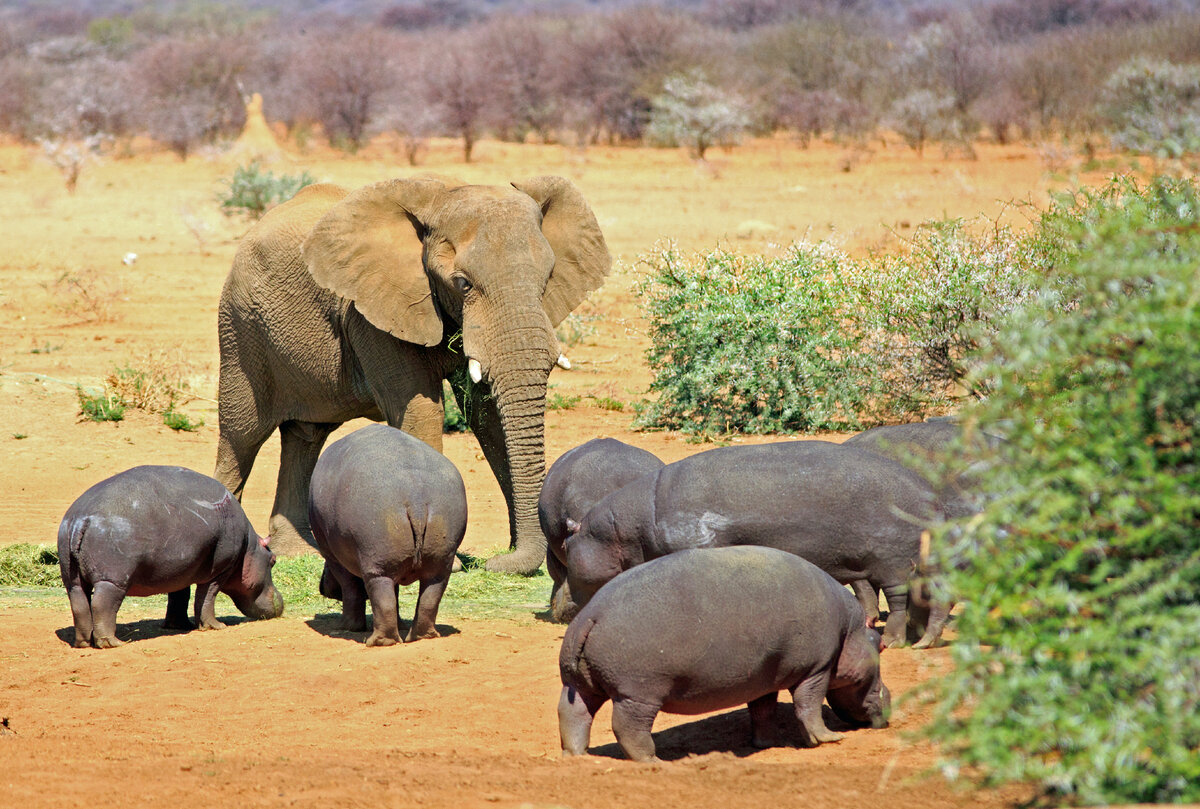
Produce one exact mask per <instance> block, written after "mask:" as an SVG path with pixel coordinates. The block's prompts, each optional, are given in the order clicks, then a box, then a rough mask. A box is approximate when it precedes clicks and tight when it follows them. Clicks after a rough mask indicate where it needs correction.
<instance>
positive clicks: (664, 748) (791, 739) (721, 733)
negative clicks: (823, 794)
mask: <svg viewBox="0 0 1200 809" xmlns="http://www.w3.org/2000/svg"><path fill="white" fill-rule="evenodd" d="M780 697H781V699H780V702H779V704H778V705H776V706H775V719H774V722H775V734H776V736H775V744H774V745H773V746H774V747H796V748H798V747H799V740H800V722H799V721H798V720H797V719H796V712H795V710H794V709H793V708H792V703H791V701H790V700H788V701H785V700H784V699H783V697H784V694H780ZM821 714H822V716H823V717H824V718H825V724H826V726H827V727H828V728H829V729H830V730H836V731H845V730H849V727H848V726H847V725H846V723H844V722H842V721H841V720H840V719H838V718H837V716H836V715H835V714H834V713H833V711H832V710H830V709H829V706H828V705H826V706H822V708H821ZM654 748H655V752H656V755H657V756H658V757H659V758H661V759H662V760H664V761H679V760H680V759H685V758H688V757H689V756H702V755H706V754H708V753H730V754H732V755H734V756H737V757H738V758H746V757H747V756H752V755H754V754H755V753H757V752H758V748H757V747H755V746H754V745H752V744H751V743H750V712H749V711H748V710H747V709H746V708H741V709H740V710H732V711H727V712H725V713H723V714H717V715H716V716H706V717H704V718H703V719H697V720H696V721H695V722H688V723H687V724H683V725H676V726H675V727H673V728H667V729H666V730H661V731H655V733H654ZM588 752H589V753H591V754H592V755H596V756H607V757H609V758H625V753H624V751H623V750H621V746H620V745H619V744H617V743H615V742H613V743H610V744H603V745H600V746H598V747H592V748H589V750H588Z"/></svg>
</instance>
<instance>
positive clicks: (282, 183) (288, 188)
mask: <svg viewBox="0 0 1200 809" xmlns="http://www.w3.org/2000/svg"><path fill="white" fill-rule="evenodd" d="M315 182H316V179H314V178H313V176H312V175H311V174H309V173H308V172H307V171H304V172H301V173H300V174H295V175H292V174H278V175H277V174H275V173H274V172H271V171H268V170H266V169H264V168H263V167H262V166H261V165H260V164H259V162H258V161H257V160H255V161H254V162H252V163H250V164H249V165H247V166H238V167H237V168H236V169H234V170H233V176H232V177H230V178H229V179H227V180H226V181H225V186H226V187H225V189H224V191H222V192H221V193H220V194H218V195H217V201H218V202H220V203H221V211H222V213H224V214H225V215H226V216H234V215H243V216H247V217H249V218H251V219H259V218H260V217H262V215H263V214H265V213H266V212H267V210H268V209H270V208H273V207H274V206H276V205H278V204H279V203H281V202H286V201H287V200H289V199H291V198H292V197H294V196H295V195H296V192H297V191H299V190H300V189H301V188H304V187H305V186H306V185H312V184H313V183H315Z"/></svg>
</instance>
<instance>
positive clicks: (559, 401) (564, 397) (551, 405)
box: [546, 391, 583, 410]
mask: <svg viewBox="0 0 1200 809" xmlns="http://www.w3.org/2000/svg"><path fill="white" fill-rule="evenodd" d="M582 398H583V397H581V396H571V395H570V394H567V393H559V392H558V391H550V392H549V393H547V394H546V409H547V410H570V409H571V408H573V407H575V405H577V404H579V402H580V400H581V399H582Z"/></svg>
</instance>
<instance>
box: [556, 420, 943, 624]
mask: <svg viewBox="0 0 1200 809" xmlns="http://www.w3.org/2000/svg"><path fill="white" fill-rule="evenodd" d="M935 518H936V504H935V498H934V495H933V491H932V489H931V488H930V487H929V485H928V484H927V483H925V481H924V480H922V479H921V478H920V476H918V475H916V474H914V473H913V472H911V471H909V470H907V469H905V468H904V467H903V466H902V465H900V464H898V463H896V462H895V461H891V460H889V459H887V458H883V457H881V456H879V455H876V454H875V453H872V452H866V451H863V450H856V449H854V448H853V447H844V446H841V445H838V444H833V443H830V442H827V441H788V442H781V443H776V444H762V445H758V446H747V447H722V448H720V449H713V450H708V451H707V452H701V453H698V454H696V455H693V456H691V457H689V458H685V459H684V460H682V461H676V462H675V463H672V464H668V465H667V466H664V467H663V468H662V469H660V470H659V471H657V472H652V473H651V474H650V475H648V476H646V477H643V478H640V479H638V480H636V481H634V482H633V483H631V484H628V485H626V486H624V487H622V488H621V489H618V490H617V491H615V492H613V493H612V494H610V495H608V496H607V497H605V498H604V499H603V500H601V501H600V502H599V503H597V504H596V505H595V506H594V507H593V508H592V509H591V511H589V512H588V513H587V515H586V516H585V517H584V518H583V521H582V523H581V524H580V527H579V530H578V532H577V533H575V534H574V535H573V536H571V537H570V538H569V539H568V540H567V543H566V548H567V581H568V583H569V586H570V588H571V597H572V598H573V599H574V600H575V602H576V603H578V604H580V605H581V606H582V605H583V604H585V603H587V600H588V599H589V598H590V597H591V596H592V595H593V594H594V593H595V592H596V590H597V589H599V588H600V586H601V585H603V584H604V583H605V582H607V581H608V580H610V579H612V578H613V577H614V576H616V575H617V574H618V573H620V572H621V571H623V570H628V569H629V568H631V567H634V566H635V565H639V564H641V563H643V562H645V561H647V560H649V559H654V558H657V557H659V556H665V555H666V554H669V553H674V552H676V551H680V550H684V549H687V548H703V547H720V546H726V545H766V546H769V547H773V548H779V549H780V550H785V551H788V552H790V553H794V554H796V555H797V556H801V557H803V558H805V559H807V560H809V561H810V562H812V563H813V564H815V565H816V566H817V567H819V568H821V569H822V570H824V571H825V572H826V573H828V574H829V575H831V576H833V577H834V578H835V579H837V580H838V581H839V582H842V583H843V584H845V583H849V582H853V581H857V580H859V579H866V580H867V581H869V582H870V583H871V585H872V586H875V587H878V588H880V589H882V590H883V592H884V595H885V596H886V598H887V602H888V607H889V615H888V620H887V624H886V627H885V630H884V641H885V643H886V644H887V645H889V646H893V645H898V644H902V643H904V640H905V623H906V620H907V602H908V588H909V579H910V577H911V576H912V575H913V572H914V571H915V569H916V566H917V560H918V557H919V554H920V545H921V531H922V528H923V526H925V525H928V524H929V523H930V522H931V521H932V520H934V519H935Z"/></svg>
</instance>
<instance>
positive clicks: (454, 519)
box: [308, 424, 467, 646]
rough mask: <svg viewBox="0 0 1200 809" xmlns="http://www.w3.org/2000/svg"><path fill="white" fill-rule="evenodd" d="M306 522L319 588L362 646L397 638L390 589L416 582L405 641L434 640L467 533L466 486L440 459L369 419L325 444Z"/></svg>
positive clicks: (406, 436)
mask: <svg viewBox="0 0 1200 809" xmlns="http://www.w3.org/2000/svg"><path fill="white" fill-rule="evenodd" d="M308 521H309V524H310V525H311V526H312V532H313V538H314V539H316V541H317V548H318V549H319V550H320V551H321V555H322V556H324V557H325V571H324V573H323V574H322V576H321V594H322V595H325V596H327V597H329V598H340V599H341V601H342V622H343V626H344V628H346V629H349V630H352V631H356V632H361V631H364V630H366V628H367V613H366V601H367V599H368V598H369V599H370V601H371V615H372V618H373V619H374V623H375V626H374V629H373V631H372V632H371V635H370V636H369V637H368V638H367V642H366V643H367V646H392V645H394V644H397V643H399V642H400V625H399V615H398V612H397V610H398V606H397V590H398V588H399V586H400V585H407V584H412V583H413V582H415V581H420V582H421V588H420V592H419V593H418V595H417V609H416V615H415V616H414V618H413V622H412V625H411V626H410V627H409V630H408V634H407V635H406V636H405V637H404V640H405V641H406V642H408V641H415V640H419V639H421V638H436V637H438V631H437V627H436V625H435V624H436V621H437V612H438V605H439V604H440V603H441V601H442V595H443V593H445V592H446V584H447V583H448V582H449V580H450V573H451V571H452V569H453V566H454V558H455V557H454V553H455V551H457V550H458V546H459V544H460V543H461V542H462V539H463V535H464V534H466V531H467V492H466V488H465V487H464V486H463V480H462V476H461V475H459V473H458V469H456V468H455V466H454V464H453V463H451V462H450V460H449V459H447V458H446V456H444V455H442V454H441V453H440V452H438V451H437V450H435V449H433V448H432V447H430V446H429V445H428V444H426V443H425V442H423V441H421V440H420V439H417V438H414V437H413V436H411V435H409V434H408V433H405V432H402V431H400V430H397V429H395V428H393V427H389V426H387V425H385V424H372V425H370V426H368V427H363V428H362V429H359V430H355V431H354V432H353V433H351V434H350V435H348V436H346V437H345V438H342V439H340V440H338V441H335V442H334V443H332V444H330V445H329V448H328V449H327V450H325V452H324V453H322V454H321V457H320V459H318V460H317V465H316V468H315V469H313V474H312V485H311V488H310V490H309V499H308Z"/></svg>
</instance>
